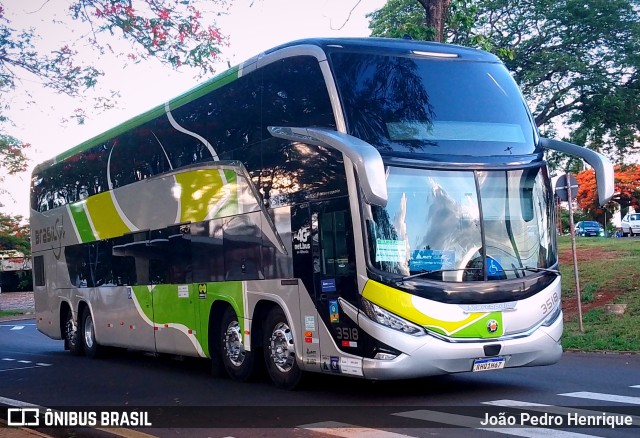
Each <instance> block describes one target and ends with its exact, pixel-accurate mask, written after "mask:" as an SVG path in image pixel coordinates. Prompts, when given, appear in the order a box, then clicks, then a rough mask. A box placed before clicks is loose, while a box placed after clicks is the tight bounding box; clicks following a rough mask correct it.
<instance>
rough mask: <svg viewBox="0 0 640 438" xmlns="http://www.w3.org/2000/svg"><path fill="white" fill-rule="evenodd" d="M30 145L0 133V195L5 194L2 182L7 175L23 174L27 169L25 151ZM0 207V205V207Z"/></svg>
mask: <svg viewBox="0 0 640 438" xmlns="http://www.w3.org/2000/svg"><path fill="white" fill-rule="evenodd" d="M29 146H30V145H29V144H28V143H27V144H25V143H22V142H20V140H18V139H16V138H14V137H11V136H10V135H5V134H3V133H2V132H0V193H7V189H6V188H5V185H4V180H5V178H6V176H7V175H14V174H16V173H20V172H24V171H25V170H26V168H27V157H26V155H25V154H24V151H25V149H27V148H28V147H29ZM1 206H2V205H1V204H0V207H1Z"/></svg>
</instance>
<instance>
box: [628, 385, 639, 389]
mask: <svg viewBox="0 0 640 438" xmlns="http://www.w3.org/2000/svg"><path fill="white" fill-rule="evenodd" d="M630 388H638V389H640V385H631V386H630Z"/></svg>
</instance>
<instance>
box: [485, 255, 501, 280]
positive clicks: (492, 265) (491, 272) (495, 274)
mask: <svg viewBox="0 0 640 438" xmlns="http://www.w3.org/2000/svg"><path fill="white" fill-rule="evenodd" d="M503 276H504V269H503V268H502V265H501V264H500V262H499V261H498V260H496V259H494V258H493V257H489V256H487V277H489V278H502V277H503Z"/></svg>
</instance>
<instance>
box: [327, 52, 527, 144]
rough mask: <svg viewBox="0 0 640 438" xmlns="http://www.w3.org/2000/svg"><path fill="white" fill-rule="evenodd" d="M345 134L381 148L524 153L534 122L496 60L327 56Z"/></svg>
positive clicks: (351, 54)
mask: <svg viewBox="0 0 640 438" xmlns="http://www.w3.org/2000/svg"><path fill="white" fill-rule="evenodd" d="M330 60H331V63H332V66H333V69H334V70H335V71H334V74H335V78H336V83H337V85H338V92H339V94H340V98H341V101H342V104H343V106H344V111H345V117H346V119H347V124H348V131H349V133H350V134H352V135H354V136H356V137H359V138H362V139H364V140H365V141H367V142H369V143H371V144H373V145H374V146H376V147H378V148H379V149H380V150H381V151H384V152H396V153H416V152H421V153H426V154H453V155H471V156H476V155H511V154H530V153H533V152H534V150H535V147H534V126H533V123H532V120H531V118H530V115H529V113H528V110H527V107H526V105H525V103H524V100H523V99H522V96H521V94H520V91H519V89H518V88H517V86H516V84H515V82H514V81H513V79H512V78H511V76H510V74H509V72H508V71H507V70H506V68H505V67H504V66H503V65H502V64H500V63H486V62H469V61H462V60H459V59H455V60H443V59H433V58H428V57H417V56H414V57H408V56H385V55H374V54H365V53H345V52H343V51H338V50H336V51H335V52H333V53H332V54H331V55H330Z"/></svg>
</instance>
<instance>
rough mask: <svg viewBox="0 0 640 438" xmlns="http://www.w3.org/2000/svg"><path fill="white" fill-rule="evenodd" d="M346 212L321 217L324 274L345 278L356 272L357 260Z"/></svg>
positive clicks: (336, 212)
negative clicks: (352, 246)
mask: <svg viewBox="0 0 640 438" xmlns="http://www.w3.org/2000/svg"><path fill="white" fill-rule="evenodd" d="M349 231H350V224H348V223H347V212H346V211H334V212H329V213H324V214H322V216H321V222H320V233H321V238H320V240H321V242H322V243H321V251H322V274H323V275H328V276H345V275H351V274H353V273H354V272H355V260H354V253H353V248H350V246H351V245H352V243H350V242H352V236H351V234H350V232H349Z"/></svg>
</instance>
